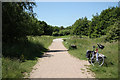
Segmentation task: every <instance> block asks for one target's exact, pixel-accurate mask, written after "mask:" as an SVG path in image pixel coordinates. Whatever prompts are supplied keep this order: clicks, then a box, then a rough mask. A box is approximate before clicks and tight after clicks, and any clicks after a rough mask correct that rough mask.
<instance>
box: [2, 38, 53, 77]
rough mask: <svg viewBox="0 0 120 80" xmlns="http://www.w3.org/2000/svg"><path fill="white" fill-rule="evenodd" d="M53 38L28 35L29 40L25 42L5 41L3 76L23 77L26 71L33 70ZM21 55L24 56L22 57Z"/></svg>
mask: <svg viewBox="0 0 120 80" xmlns="http://www.w3.org/2000/svg"><path fill="white" fill-rule="evenodd" d="M52 40H53V37H49V36H41V37H40V36H35V37H32V36H28V42H25V43H24V42H19V43H18V42H17V43H13V44H10V43H9V44H8V43H4V44H3V58H2V77H3V78H23V77H24V76H25V74H26V73H29V72H31V70H32V67H33V66H34V65H35V64H36V62H37V58H38V57H42V54H43V52H45V51H46V50H47V48H48V46H49V45H50V44H51V43H52ZM21 56H23V58H22V59H21Z"/></svg>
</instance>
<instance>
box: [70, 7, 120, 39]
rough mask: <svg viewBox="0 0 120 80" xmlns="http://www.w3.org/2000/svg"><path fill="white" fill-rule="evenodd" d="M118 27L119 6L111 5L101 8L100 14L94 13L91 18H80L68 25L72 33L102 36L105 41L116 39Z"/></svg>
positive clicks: (119, 19)
mask: <svg viewBox="0 0 120 80" xmlns="http://www.w3.org/2000/svg"><path fill="white" fill-rule="evenodd" d="M119 27H120V8H119V7H111V8H108V9H106V10H103V11H102V12H101V13H100V15H99V14H98V13H96V15H93V18H92V20H91V21H90V20H88V19H87V17H84V18H80V19H78V20H76V22H75V23H74V24H73V25H72V26H71V27H70V28H71V29H72V30H71V34H72V35H79V36H80V37H82V35H84V36H89V37H90V38H98V37H101V36H104V38H105V40H106V41H111V40H118V38H119Z"/></svg>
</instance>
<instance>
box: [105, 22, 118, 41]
mask: <svg viewBox="0 0 120 80" xmlns="http://www.w3.org/2000/svg"><path fill="white" fill-rule="evenodd" d="M119 27H120V22H115V23H114V25H111V26H110V27H109V28H108V29H107V30H108V32H107V34H106V37H105V41H110V42H111V41H112V40H118V39H119V31H120V30H119Z"/></svg>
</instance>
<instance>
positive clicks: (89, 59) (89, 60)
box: [88, 53, 92, 64]
mask: <svg viewBox="0 0 120 80" xmlns="http://www.w3.org/2000/svg"><path fill="white" fill-rule="evenodd" d="M91 58H92V53H91V54H90V57H89V58H88V62H89V63H90V64H91Z"/></svg>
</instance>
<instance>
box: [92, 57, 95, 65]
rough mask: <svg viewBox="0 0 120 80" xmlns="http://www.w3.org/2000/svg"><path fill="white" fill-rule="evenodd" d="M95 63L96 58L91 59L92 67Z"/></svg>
mask: <svg viewBox="0 0 120 80" xmlns="http://www.w3.org/2000/svg"><path fill="white" fill-rule="evenodd" d="M95 63H96V57H93V58H91V64H92V65H93V66H94V65H95Z"/></svg>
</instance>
